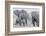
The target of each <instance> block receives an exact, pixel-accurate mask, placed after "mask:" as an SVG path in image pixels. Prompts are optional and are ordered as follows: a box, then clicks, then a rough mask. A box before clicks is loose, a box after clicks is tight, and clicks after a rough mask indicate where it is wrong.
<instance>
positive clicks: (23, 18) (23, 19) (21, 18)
mask: <svg viewBox="0 0 46 36" xmlns="http://www.w3.org/2000/svg"><path fill="white" fill-rule="evenodd" d="M14 14H15V15H16V16H17V17H18V18H17V19H16V24H19V25H20V26H21V25H22V24H23V26H25V24H26V25H27V19H28V20H30V18H29V14H28V13H27V12H26V11H25V10H21V11H19V10H16V11H14ZM31 15H32V23H33V26H35V22H36V23H37V24H36V25H37V26H39V17H38V16H39V15H38V14H37V13H36V12H35V13H34V12H32V13H31Z"/></svg>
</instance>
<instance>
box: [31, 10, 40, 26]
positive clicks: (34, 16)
mask: <svg viewBox="0 0 46 36" xmlns="http://www.w3.org/2000/svg"><path fill="white" fill-rule="evenodd" d="M35 22H36V25H37V26H39V12H36V11H33V12H32V23H33V26H35Z"/></svg>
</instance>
